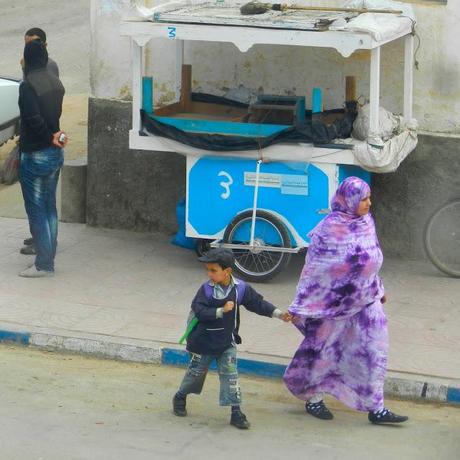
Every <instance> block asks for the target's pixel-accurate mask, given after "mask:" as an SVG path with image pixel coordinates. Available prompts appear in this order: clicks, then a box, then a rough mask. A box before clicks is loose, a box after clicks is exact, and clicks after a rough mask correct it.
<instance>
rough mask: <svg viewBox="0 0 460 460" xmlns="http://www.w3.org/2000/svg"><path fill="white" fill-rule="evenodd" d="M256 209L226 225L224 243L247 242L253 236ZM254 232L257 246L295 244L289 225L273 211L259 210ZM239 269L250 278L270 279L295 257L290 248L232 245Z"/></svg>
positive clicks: (286, 246) (238, 271)
mask: <svg viewBox="0 0 460 460" xmlns="http://www.w3.org/2000/svg"><path fill="white" fill-rule="evenodd" d="M251 223H252V211H245V212H242V213H241V214H238V215H237V216H236V217H235V218H234V219H233V220H232V221H231V222H230V224H229V225H228V227H227V228H226V229H225V234H224V243H231V244H246V245H249V242H250V240H251ZM255 227H256V228H255V233H254V244H255V245H256V246H264V245H270V246H279V247H284V248H290V247H291V238H290V236H289V232H288V231H287V229H286V226H285V225H284V224H283V223H282V222H281V221H280V220H279V219H278V218H277V217H275V216H274V215H273V214H270V213H269V212H267V211H257V213H256V224H255ZM232 251H233V254H234V256H235V270H236V272H237V273H238V274H239V275H241V277H242V278H244V279H246V280H248V281H267V280H269V279H271V278H273V277H274V276H275V275H276V274H278V273H279V272H280V271H281V270H283V269H284V267H286V265H287V264H288V263H289V260H290V258H291V254H290V253H287V252H274V251H263V250H259V251H257V249H256V250H252V251H251V250H249V249H232Z"/></svg>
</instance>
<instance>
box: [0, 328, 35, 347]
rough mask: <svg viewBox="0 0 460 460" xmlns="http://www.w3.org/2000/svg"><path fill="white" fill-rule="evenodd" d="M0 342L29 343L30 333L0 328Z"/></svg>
mask: <svg viewBox="0 0 460 460" xmlns="http://www.w3.org/2000/svg"><path fill="white" fill-rule="evenodd" d="M0 342H15V343H20V344H22V345H29V342H30V334H29V333H28V332H12V331H2V330H0Z"/></svg>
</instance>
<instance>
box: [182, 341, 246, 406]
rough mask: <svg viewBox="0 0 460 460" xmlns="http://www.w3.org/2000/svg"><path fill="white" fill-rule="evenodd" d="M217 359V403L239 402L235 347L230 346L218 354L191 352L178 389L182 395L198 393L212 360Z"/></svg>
mask: <svg viewBox="0 0 460 460" xmlns="http://www.w3.org/2000/svg"><path fill="white" fill-rule="evenodd" d="M214 359H215V360H216V361H217V371H218V373H219V379H220V396H219V404H220V405H221V406H237V405H239V404H240V403H241V391H240V383H239V380H238V370H237V362H236V347H234V346H232V347H230V348H228V349H227V350H225V351H224V352H223V353H222V354H221V355H219V356H212V355H196V354H194V353H192V357H191V360H190V364H189V366H188V369H187V372H186V373H185V376H184V379H183V380H182V384H181V386H180V388H179V391H180V392H181V393H182V394H183V395H188V394H190V393H195V394H200V393H201V390H202V389H203V385H204V381H205V379H206V375H207V373H208V369H209V366H210V365H211V363H212V362H213V360H214Z"/></svg>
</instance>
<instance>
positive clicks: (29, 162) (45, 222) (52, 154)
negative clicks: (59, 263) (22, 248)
mask: <svg viewBox="0 0 460 460" xmlns="http://www.w3.org/2000/svg"><path fill="white" fill-rule="evenodd" d="M63 162H64V151H63V150H62V149H59V148H57V147H48V148H46V149H43V150H38V151H36V152H32V153H22V154H21V166H20V170H19V179H20V182H21V188H22V196H23V197H24V205H25V208H26V212H27V216H28V218H29V226H30V230H31V233H32V236H33V238H34V244H35V250H36V252H37V257H36V259H35V266H36V267H37V270H44V271H50V272H51V271H54V257H55V255H56V243H57V233H58V219H57V209H56V188H57V183H58V180H59V172H60V169H61V167H62V164H63Z"/></svg>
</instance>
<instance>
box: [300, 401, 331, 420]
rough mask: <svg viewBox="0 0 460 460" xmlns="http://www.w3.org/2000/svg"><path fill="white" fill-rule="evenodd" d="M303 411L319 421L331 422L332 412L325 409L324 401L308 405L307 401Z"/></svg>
mask: <svg viewBox="0 0 460 460" xmlns="http://www.w3.org/2000/svg"><path fill="white" fill-rule="evenodd" d="M305 410H306V411H307V412H308V413H309V414H310V415H313V417H316V418H319V419H320V420H332V419H333V418H334V416H333V415H332V412H331V411H330V410H329V409H328V408H327V407H326V404H324V401H320V402H317V403H310V402H308V401H307V403H306V404H305Z"/></svg>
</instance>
